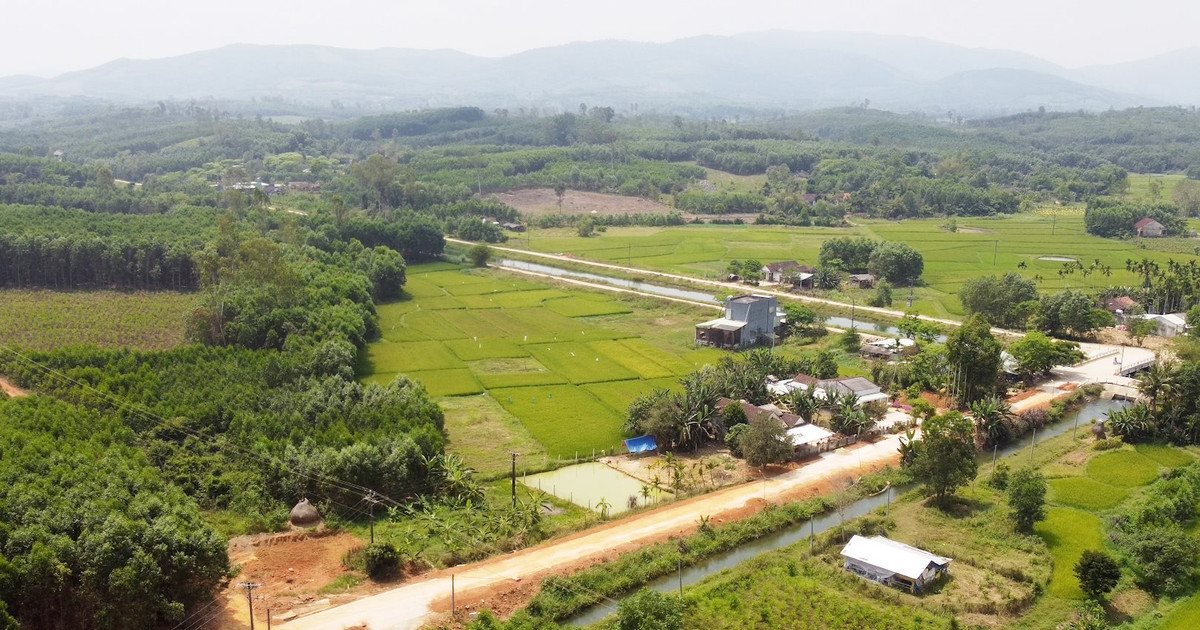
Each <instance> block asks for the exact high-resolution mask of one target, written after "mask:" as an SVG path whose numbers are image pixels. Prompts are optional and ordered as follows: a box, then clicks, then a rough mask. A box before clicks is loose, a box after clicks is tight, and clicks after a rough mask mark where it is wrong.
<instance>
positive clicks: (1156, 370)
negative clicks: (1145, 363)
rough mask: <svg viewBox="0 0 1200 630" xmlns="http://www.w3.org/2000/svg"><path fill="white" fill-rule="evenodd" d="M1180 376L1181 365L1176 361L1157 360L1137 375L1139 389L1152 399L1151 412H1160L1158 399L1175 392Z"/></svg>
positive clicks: (1168, 396) (1167, 396)
mask: <svg viewBox="0 0 1200 630" xmlns="http://www.w3.org/2000/svg"><path fill="white" fill-rule="evenodd" d="M1178 377H1179V366H1178V364H1176V363H1175V362H1174V361H1164V360H1161V359H1160V360H1158V361H1155V362H1154V364H1153V365H1151V366H1150V367H1149V368H1146V370H1145V371H1143V372H1142V373H1141V374H1138V375H1137V387H1138V391H1139V392H1141V393H1142V394H1143V395H1144V396H1146V397H1147V398H1149V399H1150V412H1151V413H1158V401H1159V400H1160V399H1163V398H1170V397H1171V396H1172V395H1173V394H1174V393H1175V385H1176V381H1177V380H1178Z"/></svg>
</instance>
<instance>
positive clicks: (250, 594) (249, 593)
mask: <svg viewBox="0 0 1200 630" xmlns="http://www.w3.org/2000/svg"><path fill="white" fill-rule="evenodd" d="M260 586H262V584H259V583H258V582H238V587H239V588H244V589H246V604H248V605H249V606H250V630H254V589H256V588H258V587H260Z"/></svg>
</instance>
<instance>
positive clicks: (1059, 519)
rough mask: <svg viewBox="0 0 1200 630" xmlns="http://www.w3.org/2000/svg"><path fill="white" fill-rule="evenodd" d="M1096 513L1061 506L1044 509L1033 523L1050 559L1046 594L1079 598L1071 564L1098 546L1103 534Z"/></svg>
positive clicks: (1080, 595)
mask: <svg viewBox="0 0 1200 630" xmlns="http://www.w3.org/2000/svg"><path fill="white" fill-rule="evenodd" d="M1101 529H1102V528H1101V521H1100V518H1099V517H1098V516H1095V515H1092V514H1089V513H1087V512H1084V511H1081V510H1075V509H1071V508H1064V507H1049V508H1047V509H1046V520H1044V521H1042V522H1040V523H1038V524H1037V525H1035V526H1034V531H1035V532H1036V533H1037V534H1038V535H1039V536H1041V537H1042V539H1043V540H1045V541H1046V546H1047V547H1049V548H1050V554H1051V557H1052V558H1053V559H1054V569H1053V571H1052V572H1051V574H1050V584H1049V585H1048V586H1047V587H1046V593H1047V594H1048V595H1051V596H1053V597H1059V598H1062V599H1083V591H1081V590H1079V580H1078V579H1076V578H1075V573H1074V567H1075V563H1076V562H1079V558H1080V556H1082V555H1083V552H1084V550H1086V549H1099V548H1100V547H1101V546H1102V545H1103V540H1104V536H1103V533H1102V531H1101Z"/></svg>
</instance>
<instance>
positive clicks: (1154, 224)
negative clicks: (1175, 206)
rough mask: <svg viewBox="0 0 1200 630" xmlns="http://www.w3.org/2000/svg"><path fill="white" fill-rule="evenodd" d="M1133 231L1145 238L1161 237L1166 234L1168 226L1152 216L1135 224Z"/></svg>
mask: <svg viewBox="0 0 1200 630" xmlns="http://www.w3.org/2000/svg"><path fill="white" fill-rule="evenodd" d="M1133 232H1134V233H1135V234H1137V235H1138V236H1141V237H1143V238H1160V237H1162V236H1166V234H1167V227H1166V226H1165V225H1163V224H1161V223H1159V222H1158V221H1155V220H1154V219H1151V218H1150V217H1146V218H1144V219H1142V220H1141V221H1138V222H1137V223H1134V224H1133Z"/></svg>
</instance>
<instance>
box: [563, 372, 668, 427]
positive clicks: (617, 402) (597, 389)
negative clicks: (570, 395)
mask: <svg viewBox="0 0 1200 630" xmlns="http://www.w3.org/2000/svg"><path fill="white" fill-rule="evenodd" d="M583 388H584V389H586V390H588V391H589V392H591V394H592V395H593V396H595V397H596V398H597V399H599V400H600V402H602V403H604V404H605V405H606V406H607V407H608V408H609V409H612V410H613V411H615V412H616V413H618V414H620V415H621V416H622V417H624V416H625V415H626V413H627V412H628V411H629V404H630V403H632V402H633V401H634V399H635V398H637V397H638V396H641V395H642V394H648V393H650V392H652V391H654V390H656V389H670V390H679V389H681V387H680V385H679V381H678V379H674V378H660V379H654V380H649V381H610V382H608V383H591V384H589V385H584V386H583Z"/></svg>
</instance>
